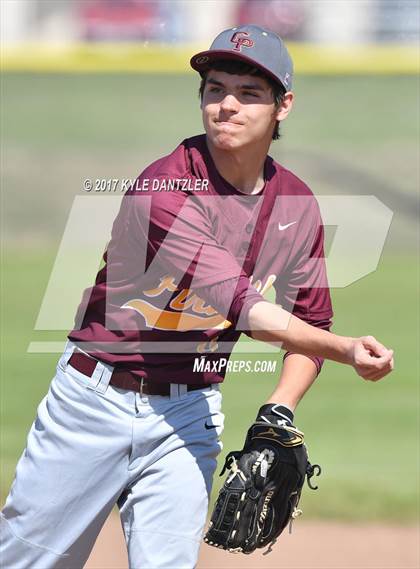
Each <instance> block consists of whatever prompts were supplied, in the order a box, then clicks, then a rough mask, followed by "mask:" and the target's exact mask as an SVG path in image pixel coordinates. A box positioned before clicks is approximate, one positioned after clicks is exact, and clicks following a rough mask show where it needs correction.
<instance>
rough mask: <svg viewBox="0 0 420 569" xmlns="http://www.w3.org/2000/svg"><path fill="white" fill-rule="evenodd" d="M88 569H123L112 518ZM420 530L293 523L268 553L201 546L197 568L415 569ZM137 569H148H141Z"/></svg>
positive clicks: (419, 562) (419, 556) (121, 547)
mask: <svg viewBox="0 0 420 569" xmlns="http://www.w3.org/2000/svg"><path fill="white" fill-rule="evenodd" d="M85 567H86V569H111V568H112V569H126V568H127V567H128V564H127V556H126V554H125V546H124V539H123V536H122V531H121V526H120V522H119V519H118V516H116V515H115V514H113V515H112V516H111V517H110V518H109V520H108V521H107V523H106V524H105V527H104V528H103V530H102V533H101V535H100V536H99V538H98V541H97V542H96V545H95V548H94V550H93V552H92V555H91V556H90V558H89V560H88V562H87V564H86V566H85ZM419 567H420V550H419V528H418V527H413V526H408V527H400V526H382V525H366V526H360V525H350V524H341V523H340V524H338V523H337V524H333V523H324V522H303V521H302V522H298V523H295V526H294V529H293V533H292V535H289V534H284V535H282V537H281V538H280V540H279V542H278V543H277V544H276V546H275V549H274V551H273V552H272V553H270V554H269V555H267V556H264V555H262V554H260V553H254V554H252V555H250V556H248V555H232V554H229V553H225V552H223V551H219V550H216V549H214V548H212V547H208V546H206V545H204V544H203V547H202V549H201V555H200V560H199V563H198V566H197V569H216V568H217V569H239V568H240V569H418V568H419ZM141 569H152V568H149V567H142V568H141Z"/></svg>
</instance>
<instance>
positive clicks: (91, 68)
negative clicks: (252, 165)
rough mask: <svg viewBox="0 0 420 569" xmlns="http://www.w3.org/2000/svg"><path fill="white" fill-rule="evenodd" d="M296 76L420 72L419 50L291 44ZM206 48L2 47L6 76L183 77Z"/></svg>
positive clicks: (397, 46)
mask: <svg viewBox="0 0 420 569" xmlns="http://www.w3.org/2000/svg"><path fill="white" fill-rule="evenodd" d="M287 45H288V47H289V49H290V52H291V55H292V57H293V60H294V62H295V69H296V72H297V73H299V74H308V75H310V74H312V75H323V74H325V75H335V74H343V75H347V74H384V75H385V74H401V75H414V74H419V73H420V48H419V46H416V45H403V44H372V45H350V46H349V45H324V44H323V45H318V44H307V43H295V42H288V44H287ZM202 49H203V46H202V45H182V46H180V45H176V46H168V45H158V44H149V45H143V44H126V43H124V44H109V43H104V44H102V43H101V44H87V43H79V44H71V45H70V46H52V45H50V44H49V45H40V44H36V45H30V44H25V45H21V46H19V47H18V48H7V47H5V48H3V50H2V54H1V68H2V70H3V71H20V72H25V71H28V72H43V73H45V72H51V73H66V72H68V73H73V72H86V73H94V72H124V73H127V72H129V73H130V72H133V73H135V72H137V73H141V72H145V73H182V72H190V71H192V70H191V69H190V67H189V65H188V62H189V59H190V57H191V55H192V54H194V53H197V52H198V51H200V50H202Z"/></svg>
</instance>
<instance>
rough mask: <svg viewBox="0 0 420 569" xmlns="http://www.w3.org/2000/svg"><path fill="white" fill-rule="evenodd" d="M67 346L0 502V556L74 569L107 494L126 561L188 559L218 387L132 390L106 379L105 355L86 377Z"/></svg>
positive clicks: (16, 565) (44, 567)
mask: <svg viewBox="0 0 420 569" xmlns="http://www.w3.org/2000/svg"><path fill="white" fill-rule="evenodd" d="M73 349H74V345H73V344H71V343H69V344H68V346H67V348H66V351H65V352H64V354H63V356H62V357H61V359H60V361H59V363H58V366H57V373H56V376H55V377H54V379H53V381H52V383H51V386H50V389H49V391H48V394H47V396H46V397H45V398H44V399H43V400H42V402H41V404H40V405H39V408H38V415H37V418H36V420H35V422H34V424H33V425H32V428H31V430H30V432H29V436H28V441H27V447H26V449H25V451H24V453H23V455H22V457H21V459H20V461H19V463H18V466H17V470H16V477H15V480H14V482H13V485H12V488H11V491H10V494H9V496H8V498H7V502H6V505H5V507H4V510H3V512H2V513H1V520H0V521H1V539H0V553H1V555H0V566H1V567H4V568H5V569H6V568H7V569H49V568H60V569H62V568H63V569H64V568H65V569H76V568H82V567H83V565H84V564H85V562H86V560H87V558H88V556H89V553H90V551H91V549H92V547H93V545H94V543H95V540H96V538H97V536H98V533H99V531H100V529H101V527H102V525H103V523H104V522H105V520H106V518H107V517H108V515H109V513H110V512H111V510H112V508H113V506H114V505H115V504H116V503H117V504H118V506H119V509H120V514H121V521H122V525H123V529H124V533H125V538H126V542H127V548H128V556H129V564H130V567H131V568H141V569H160V568H165V569H181V568H182V569H192V568H193V567H195V564H196V562H197V557H198V550H199V546H200V541H201V537H202V530H203V527H204V523H205V519H206V514H207V508H208V498H209V494H210V489H211V484H212V478H213V474H214V470H215V468H216V457H217V455H218V454H219V452H220V450H221V443H220V441H219V436H220V434H221V432H222V430H223V414H222V413H221V411H220V409H221V393H220V391H219V389H218V386H215V387H213V388H206V389H203V390H197V391H190V392H186V390H185V389H184V388H183V387H179V386H177V385H173V386H171V396H170V397H163V396H159V395H153V396H145V395H143V396H141V395H140V394H139V393H135V392H133V391H126V390H122V389H118V388H115V387H113V386H111V385H109V380H110V376H111V373H112V368H111V367H110V366H106V365H104V364H101V363H98V365H97V366H96V369H95V372H94V374H93V376H92V378H90V377H87V376H85V375H83V374H81V373H80V372H78V371H76V370H75V369H73V368H72V367H71V366H70V365H68V363H67V362H68V360H69V358H70V356H71V354H72V351H73ZM206 424H207V428H206V426H205V425H206ZM213 425H215V426H216V427H215V428H213V427H212V426H213ZM209 426H210V427H211V428H208V427H209Z"/></svg>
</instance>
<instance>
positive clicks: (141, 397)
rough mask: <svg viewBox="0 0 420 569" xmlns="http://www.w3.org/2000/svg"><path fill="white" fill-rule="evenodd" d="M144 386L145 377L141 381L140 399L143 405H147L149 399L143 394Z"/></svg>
mask: <svg viewBox="0 0 420 569" xmlns="http://www.w3.org/2000/svg"><path fill="white" fill-rule="evenodd" d="M143 386H144V377H142V378H141V379H140V399H141V402H142V403H147V402H148V398H147V396H145V394H144V393H143Z"/></svg>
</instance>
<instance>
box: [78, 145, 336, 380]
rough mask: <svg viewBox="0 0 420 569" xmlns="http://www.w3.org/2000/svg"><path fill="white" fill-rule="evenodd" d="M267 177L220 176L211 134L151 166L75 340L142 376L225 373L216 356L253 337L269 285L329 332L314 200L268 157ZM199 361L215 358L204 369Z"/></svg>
mask: <svg viewBox="0 0 420 569" xmlns="http://www.w3.org/2000/svg"><path fill="white" fill-rule="evenodd" d="M264 179H265V185H264V187H263V189H262V191H261V192H260V193H259V194H257V195H245V194H243V193H241V192H239V191H238V190H237V189H235V188H234V187H233V186H232V185H230V184H229V183H228V182H227V181H226V180H224V179H223V178H222V177H221V176H220V174H219V173H218V171H217V169H216V167H215V165H214V162H213V160H212V158H211V156H210V154H209V152H208V149H207V145H206V139H205V135H201V136H196V137H193V138H189V139H186V140H184V141H183V142H182V143H181V144H180V145H179V146H178V147H177V148H176V149H175V150H174V151H173V152H172V153H171V154H170V155H168V156H165V157H164V158H161V159H159V160H158V161H156V162H154V163H153V164H152V165H150V166H149V167H148V168H146V170H144V172H142V174H141V175H140V176H139V178H138V179H137V181H136V183H135V184H134V186H133V187H132V188H131V189H130V191H129V192H127V193H126V194H125V196H124V198H123V200H122V205H121V208H120V211H119V214H118V216H117V218H116V220H115V222H114V225H113V229H112V236H111V241H110V243H109V245H108V248H107V251H106V253H105V255H104V261H105V265H104V267H103V268H102V269H101V270H100V271H99V273H98V275H97V278H96V282H95V285H94V286H93V287H91V288H89V289H87V290H86V291H85V293H84V296H83V299H82V302H81V304H80V306H79V309H78V312H77V315H76V320H75V327H74V329H73V330H72V331H71V333H70V334H69V338H70V339H71V340H72V341H73V342H75V343H77V344H78V345H79V346H80V347H81V349H83V350H84V351H86V352H88V353H91V354H92V355H93V356H94V357H96V358H98V359H100V360H102V361H104V362H106V363H108V364H110V365H112V366H118V367H123V368H125V369H129V370H130V371H132V372H133V373H134V374H135V375H137V376H138V377H144V378H147V379H149V380H152V381H159V382H173V383H195V384H201V383H213V382H221V381H223V378H224V368H223V367H220V366H218V365H217V362H220V360H221V358H228V357H229V354H230V353H231V350H232V348H233V346H234V344H235V342H236V341H237V340H238V338H239V336H240V334H241V332H245V333H248V331H247V315H248V312H249V310H250V308H251V307H252V306H253V305H254V304H255V303H256V302H260V301H261V300H263V296H262V294H264V293H265V292H266V291H268V290H269V289H270V288H271V287H274V291H275V298H276V303H278V304H280V305H281V306H283V308H285V309H286V310H288V311H290V312H292V313H293V314H295V315H296V316H298V317H299V318H301V319H303V320H305V321H306V322H308V323H310V324H312V325H314V326H319V327H322V328H325V329H328V328H329V326H330V324H331V317H332V309H331V301H330V295H329V289H328V283H327V279H326V272H325V262H324V254H323V226H322V221H321V218H320V214H319V209H318V205H317V202H316V200H315V198H314V197H313V195H312V193H311V191H310V190H309V188H308V187H307V186H306V185H305V184H304V183H303V182H302V181H301V180H299V179H298V178H297V177H296V176H295V175H294V174H292V173H291V172H289V171H288V170H286V169H285V168H283V167H282V166H280V165H279V164H277V163H276V162H275V161H274V160H273V159H272V158H270V157H267V159H266V161H265V166H264ZM199 357H206V358H207V359H208V360H209V361H210V362H211V363H212V365H211V366H206V368H205V370H203V371H197V370H195V369H194V361H195V360H196V359H197V358H199ZM314 361H315V363H316V364H317V366H318V369H319V368H320V366H321V363H322V360H321V359H319V358H315V359H314ZM209 367H210V368H211V369H209Z"/></svg>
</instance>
